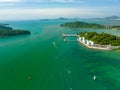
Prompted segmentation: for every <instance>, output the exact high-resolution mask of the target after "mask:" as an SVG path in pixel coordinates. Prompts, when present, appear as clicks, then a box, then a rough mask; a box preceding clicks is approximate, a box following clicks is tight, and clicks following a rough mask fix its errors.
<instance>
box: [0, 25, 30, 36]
mask: <svg viewBox="0 0 120 90" xmlns="http://www.w3.org/2000/svg"><path fill="white" fill-rule="evenodd" d="M23 34H31V32H30V31H27V30H14V29H13V28H12V27H9V26H8V25H6V24H0V37H6V36H16V35H23Z"/></svg>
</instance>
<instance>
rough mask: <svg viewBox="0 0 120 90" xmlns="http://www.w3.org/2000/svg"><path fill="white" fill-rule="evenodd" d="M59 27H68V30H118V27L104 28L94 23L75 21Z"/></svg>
mask: <svg viewBox="0 0 120 90" xmlns="http://www.w3.org/2000/svg"><path fill="white" fill-rule="evenodd" d="M60 26H61V27H68V28H94V29H106V28H109V29H116V30H120V26H105V25H101V24H96V23H86V22H81V21H76V22H69V23H64V24H61V25H60Z"/></svg>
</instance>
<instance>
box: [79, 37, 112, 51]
mask: <svg viewBox="0 0 120 90" xmlns="http://www.w3.org/2000/svg"><path fill="white" fill-rule="evenodd" d="M77 41H78V42H80V43H82V44H83V45H85V46H86V47H87V48H90V49H98V50H112V49H110V48H101V47H94V46H89V45H87V44H86V43H84V42H82V41H81V40H78V39H77Z"/></svg>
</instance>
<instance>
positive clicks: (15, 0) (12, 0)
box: [0, 0, 22, 3]
mask: <svg viewBox="0 0 120 90" xmlns="http://www.w3.org/2000/svg"><path fill="white" fill-rule="evenodd" d="M21 1H22V0H0V3H1V2H21Z"/></svg>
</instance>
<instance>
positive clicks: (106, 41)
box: [79, 32, 120, 46]
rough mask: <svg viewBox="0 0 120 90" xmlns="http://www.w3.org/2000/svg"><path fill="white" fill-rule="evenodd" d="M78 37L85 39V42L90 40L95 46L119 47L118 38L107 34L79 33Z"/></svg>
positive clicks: (119, 41)
mask: <svg viewBox="0 0 120 90" xmlns="http://www.w3.org/2000/svg"><path fill="white" fill-rule="evenodd" d="M79 35H80V37H85V39H87V40H91V41H93V42H94V43H96V44H100V45H111V46H120V37H118V36H115V35H112V34H107V33H104V32H103V33H101V34H99V33H97V32H81V33H80V34H79Z"/></svg>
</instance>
